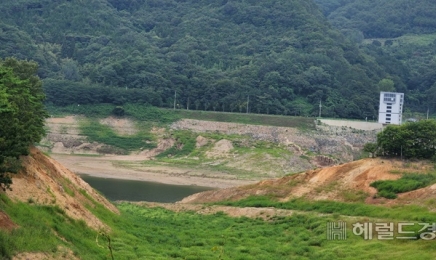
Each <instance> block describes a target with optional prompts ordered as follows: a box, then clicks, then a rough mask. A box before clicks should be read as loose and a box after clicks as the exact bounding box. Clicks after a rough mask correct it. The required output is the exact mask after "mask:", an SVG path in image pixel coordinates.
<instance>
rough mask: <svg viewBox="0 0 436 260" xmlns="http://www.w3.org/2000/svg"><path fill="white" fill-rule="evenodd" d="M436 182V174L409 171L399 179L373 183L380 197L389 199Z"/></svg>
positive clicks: (372, 185)
mask: <svg viewBox="0 0 436 260" xmlns="http://www.w3.org/2000/svg"><path fill="white" fill-rule="evenodd" d="M435 182H436V174H418V173H408V174H404V175H403V176H402V177H401V178H400V179H398V180H380V181H375V182H373V183H371V185H370V186H371V187H374V188H376V189H377V191H378V193H377V194H378V195H379V196H380V197H385V198H387V199H395V198H396V197H397V193H403V192H408V191H412V190H417V189H420V188H424V187H426V186H429V185H430V184H433V183H435Z"/></svg>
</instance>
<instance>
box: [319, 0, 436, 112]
mask: <svg viewBox="0 0 436 260" xmlns="http://www.w3.org/2000/svg"><path fill="white" fill-rule="evenodd" d="M314 1H315V2H316V3H317V4H318V5H319V6H320V8H321V10H322V11H323V13H324V15H325V16H326V17H328V20H329V22H330V23H331V24H332V25H333V26H334V27H335V28H336V29H338V30H340V31H341V32H342V33H343V35H345V36H346V37H347V38H349V39H350V40H352V41H353V42H355V43H356V44H358V46H359V49H360V50H361V51H362V52H364V53H366V54H368V55H370V56H371V57H374V58H375V59H376V61H377V63H378V64H379V65H380V66H382V67H383V68H385V70H386V72H387V73H388V74H389V75H390V76H389V79H391V80H393V81H394V83H395V89H396V90H398V91H402V92H405V93H406V105H407V107H408V108H409V109H413V110H415V111H421V112H423V111H425V110H426V109H429V110H430V112H433V113H434V112H435V110H436V103H435V101H434V100H435V99H436V84H435V82H436V59H435V57H436V2H434V1H430V0H417V1H413V2H411V1H407V0H397V1H388V0H380V1H369V0H363V1H362V0H359V1H357V0H314Z"/></svg>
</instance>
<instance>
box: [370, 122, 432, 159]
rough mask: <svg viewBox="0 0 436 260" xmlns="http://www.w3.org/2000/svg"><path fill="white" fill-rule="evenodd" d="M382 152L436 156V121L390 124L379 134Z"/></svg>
mask: <svg viewBox="0 0 436 260" xmlns="http://www.w3.org/2000/svg"><path fill="white" fill-rule="evenodd" d="M377 145H378V147H379V149H380V150H381V151H380V152H381V154H383V155H388V156H397V157H400V156H403V157H405V158H418V159H430V158H433V159H435V158H436V121H435V120H422V121H419V122H410V123H405V124H403V125H401V126H394V125H390V126H388V127H386V129H384V130H383V131H382V132H380V133H379V134H378V135H377Z"/></svg>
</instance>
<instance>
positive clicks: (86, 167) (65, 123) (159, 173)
mask: <svg viewBox="0 0 436 260" xmlns="http://www.w3.org/2000/svg"><path fill="white" fill-rule="evenodd" d="M82 120H89V119H86V118H83V117H80V116H67V117H63V118H49V119H48V120H47V124H46V125H47V128H48V135H47V137H46V138H45V139H44V140H43V141H42V142H41V144H42V148H43V149H45V150H46V151H49V152H50V153H51V156H52V157H53V158H54V159H56V160H57V161H59V162H60V163H62V164H64V165H65V166H66V167H68V168H69V169H71V170H72V171H74V172H75V173H78V174H88V175H92V176H96V177H103V178H117V179H130V180H142V181H154V182H161V183H166V184H180V185H198V186H208V187H215V188H227V187H234V186H240V185H245V184H250V183H253V182H254V181H253V180H260V179H267V178H272V177H280V176H283V175H285V174H289V173H295V172H301V171H305V170H307V169H313V168H317V167H325V166H329V165H334V164H337V163H341V162H347V161H351V160H353V159H355V158H354V157H355V154H356V153H358V151H359V150H360V149H361V147H362V146H363V144H364V143H365V142H367V141H373V139H374V136H375V132H374V131H368V132H362V131H361V130H359V131H357V130H355V129H352V128H348V127H345V128H341V127H336V126H328V125H319V126H317V130H316V131H312V130H311V131H300V130H299V129H297V128H291V127H274V126H261V125H244V124H238V123H224V122H210V121H200V120H190V119H184V120H180V121H178V122H175V123H173V124H172V125H171V126H170V129H167V130H165V129H163V128H162V129H154V130H152V131H151V133H152V134H153V135H155V136H156V137H157V148H155V149H152V150H141V151H136V152H132V153H131V154H130V155H103V154H101V153H99V149H100V148H101V147H102V145H103V144H99V143H96V142H89V141H88V139H87V137H86V136H83V135H81V131H80V122H81V121H82ZM95 123H99V124H102V125H106V126H109V127H110V128H111V129H113V130H114V131H115V132H116V133H118V134H119V135H121V136H129V135H132V134H135V133H137V132H138V131H139V128H138V125H136V124H135V122H133V121H132V120H130V119H126V118H114V117H108V118H105V119H99V120H98V122H97V121H96V122H95ZM173 130H174V131H178V130H188V131H192V132H193V133H195V134H196V135H197V149H203V150H202V151H203V152H202V153H203V154H204V155H205V156H206V157H207V159H208V160H209V162H206V163H204V164H201V163H200V164H198V166H199V167H188V166H186V165H185V166H183V167H182V166H181V165H178V164H177V163H171V164H167V163H162V162H158V163H144V162H145V161H150V160H153V158H154V156H156V155H158V154H159V153H161V152H163V151H165V150H167V149H169V148H171V147H172V146H173V145H174V143H175V140H174V139H173V138H171V135H170V133H171V131H173ZM202 133H205V134H207V133H219V134H221V135H222V136H226V135H231V136H241V138H245V139H244V141H236V143H232V141H228V140H224V139H221V140H219V141H218V140H213V139H210V138H203V137H202V136H201V134H202ZM203 142H204V143H203ZM222 142H226V143H225V144H227V146H226V147H224V148H226V149H224V151H222V150H223V149H221V148H222V147H219V145H220V144H221V143H222ZM238 142H239V143H238ZM256 142H266V143H269V144H271V145H272V146H280V147H281V149H283V150H282V151H284V152H285V153H282V152H280V154H281V155H280V156H279V157H277V156H276V155H273V156H271V155H270V154H259V153H257V152H250V151H253V150H252V149H253V147H255V146H256ZM234 145H239V146H241V145H242V146H244V149H245V150H244V151H243V152H239V153H238V152H237V151H236V150H235V149H233V148H234V147H233V146H234ZM205 148H206V150H205ZM250 149H251V150H250ZM216 150H218V152H217V151H216ZM235 151H236V152H235ZM286 154H289V155H286ZM188 159H189V160H191V162H192V160H193V159H194V160H195V158H188ZM212 159H213V162H210V160H212ZM216 165H220V166H221V165H222V166H225V167H221V169H218V168H219V167H215V166H216ZM238 171H239V172H241V171H242V174H243V175H244V174H245V176H244V177H242V178H241V176H238V175H237V174H233V172H236V173H237V172H238ZM247 174H248V175H247ZM249 175H252V176H249Z"/></svg>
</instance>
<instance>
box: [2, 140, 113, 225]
mask: <svg viewBox="0 0 436 260" xmlns="http://www.w3.org/2000/svg"><path fill="white" fill-rule="evenodd" d="M22 159H23V165H22V170H21V171H20V172H19V173H18V174H13V175H12V181H13V184H12V185H11V190H6V195H7V196H8V197H9V198H11V199H12V200H15V201H21V202H27V203H35V204H38V205H51V206H58V207H59V208H60V209H61V210H64V211H65V213H66V214H67V215H68V216H69V217H71V218H73V219H78V220H83V221H85V223H86V224H87V225H88V226H89V227H91V228H94V229H97V230H98V229H102V228H103V229H105V228H107V226H106V225H105V224H104V223H103V222H102V221H101V220H100V219H98V218H97V217H96V216H95V215H94V214H92V213H91V212H90V211H89V210H88V208H87V207H89V206H91V207H95V206H96V205H97V204H99V205H103V206H104V207H105V208H107V209H108V210H110V211H112V212H115V213H118V209H117V208H116V207H115V206H114V205H113V204H112V203H110V202H109V201H108V200H107V199H106V198H105V197H103V196H102V195H100V194H99V193H98V192H96V191H95V190H94V189H93V188H92V187H91V186H89V184H88V183H86V182H85V181H83V180H82V179H81V178H80V177H79V176H77V175H76V174H74V173H73V172H71V171H70V170H68V169H67V168H65V167H64V166H63V165H61V164H60V163H59V162H57V161H55V160H53V159H51V158H50V157H48V156H46V155H45V154H43V153H42V152H41V151H39V150H38V149H37V148H34V147H32V148H31V149H30V155H28V156H25V157H23V158H22Z"/></svg>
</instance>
